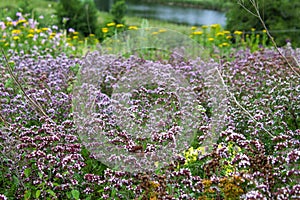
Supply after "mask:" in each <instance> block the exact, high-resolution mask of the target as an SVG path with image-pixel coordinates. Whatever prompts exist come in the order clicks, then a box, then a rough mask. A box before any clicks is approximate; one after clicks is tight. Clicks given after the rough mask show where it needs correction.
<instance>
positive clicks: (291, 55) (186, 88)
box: [0, 13, 300, 200]
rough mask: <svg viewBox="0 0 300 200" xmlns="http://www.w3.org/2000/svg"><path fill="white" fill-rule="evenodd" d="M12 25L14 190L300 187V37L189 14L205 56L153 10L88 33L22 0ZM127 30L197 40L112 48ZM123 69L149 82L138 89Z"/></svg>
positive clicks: (245, 193) (291, 193)
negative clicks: (227, 26)
mask: <svg viewBox="0 0 300 200" xmlns="http://www.w3.org/2000/svg"><path fill="white" fill-rule="evenodd" d="M0 29H1V31H0V47H1V49H2V50H1V51H2V54H1V58H0V80H1V81H0V102H1V104H0V151H1V154H0V156H1V157H0V199H151V200H155V199H198V200H202V199H203V200H204V199H249V200H250V199H300V184H299V183H300V167H299V164H300V75H299V74H300V66H299V62H300V50H299V49H295V48H292V47H291V46H290V45H289V44H287V45H286V46H284V47H281V48H279V49H276V48H273V47H272V46H271V45H269V41H268V38H267V30H254V29H251V30H249V32H242V31H239V30H237V31H235V32H229V31H226V30H224V29H223V28H222V27H221V26H220V25H218V24H213V25H204V26H201V27H189V28H188V30H186V33H187V34H185V35H183V34H181V35H182V36H181V37H182V38H186V41H191V43H193V44H194V45H195V46H196V47H199V49H202V50H201V54H199V56H196V57H195V54H193V56H185V55H191V54H190V53H191V52H192V51H193V52H192V53H194V52H198V50H199V49H198V48H196V49H192V48H191V49H188V48H184V47H186V46H185V45H186V44H185V43H184V42H183V40H180V41H178V40H177V41H175V40H174V41H172V39H174V38H172V37H171V33H172V34H175V33H173V32H172V31H170V30H168V29H167V28H157V29H151V28H150V27H147V26H145V23H144V24H142V25H141V26H135V25H134V26H133V25H132V26H130V25H126V24H116V23H114V22H110V23H107V24H105V25H104V26H102V27H99V34H100V35H94V34H90V35H89V36H86V37H84V36H82V35H81V34H80V33H78V32H76V30H73V29H69V30H64V29H59V28H58V27H57V26H55V25H51V26H46V27H43V26H41V24H40V23H39V22H38V20H36V19H35V20H34V19H31V18H30V17H29V16H27V15H23V14H22V13H17V14H16V16H15V18H14V19H13V18H9V17H7V18H4V19H2V21H0ZM126 31H128V32H129V33H132V34H133V35H134V33H135V32H137V33H141V32H142V33H143V31H145V32H147V31H151V32H149V33H148V34H146V35H147V37H145V38H143V37H142V38H140V39H139V40H138V41H145V44H148V43H147V41H148V40H150V41H148V42H149V44H154V43H155V42H156V43H157V44H159V45H160V47H166V46H168V47H172V44H179V45H180V44H182V47H183V48H177V47H178V46H176V48H173V49H172V48H170V49H166V50H164V49H153V48H148V49H147V48H146V49H145V48H143V49H135V51H134V52H126V53H124V54H122V55H121V56H120V55H116V54H109V53H107V52H110V50H112V49H111V48H106V49H105V48H104V46H105V45H108V44H110V42H112V43H113V42H114V41H118V43H116V44H117V45H116V46H117V47H119V48H121V47H122V45H121V43H120V41H119V40H122V38H121V37H120V36H124V35H122V33H124V32H126ZM178 34H179V33H178ZM150 35H151V37H150ZM125 36H126V35H125ZM139 36H140V35H139ZM110 38H113V39H110ZM149 38H150V39H149ZM155 38H166V39H165V40H164V41H161V40H158V41H156V40H155ZM175 39H176V38H175ZM123 41H124V42H125V45H124V46H126V45H131V44H134V43H135V42H136V40H135V37H133V38H125V39H124V38H123ZM130 41H132V43H130ZM195 46H194V47H195ZM109 47H115V46H113V45H111V46H109ZM147 70H148V71H147ZM149 70H150V71H151V73H152V72H153V77H157V79H155V78H154V79H153V80H154V81H152V82H151V80H150V82H151V84H146V83H147V82H146V81H149V80H147V77H148V73H149ZM170 71H172V73H174V74H178V76H177V77H180V78H177V80H173V78H172V77H170V74H169V72H170ZM211 71H212V72H211ZM137 72H139V73H137ZM210 72H211V73H210ZM179 75H180V76H179ZM139 76H140V77H139ZM149 76H150V75H149ZM141 77H142V78H143V77H146V78H145V79H142V83H140V82H141V81H140V79H139V78H141ZM122 81H129V82H130V81H131V82H134V83H137V82H138V83H140V84H141V86H140V87H139V88H133V91H131V96H130V98H128V97H126V98H125V97H123V96H122V95H123V93H122V92H124V90H125V89H126V91H127V89H128V88H129V89H130V87H128V88H125V86H126V84H122V83H126V82H122ZM139 81H140V82H139ZM143 81H144V83H145V84H144V85H143ZM155 81H157V82H155ZM174 81H175V83H174ZM176 81H177V82H176ZM123 86H124V87H123ZM166 86H170V87H171V88H172V90H168V89H167V88H166ZM120 88H121V89H120ZM124 88H125V89H124ZM122 89H123V90H122ZM117 91H119V93H118V92H117ZM116 94H122V95H120V96H117V95H116ZM126 94H127V93H126ZM181 94H182V95H181ZM183 94H190V95H183ZM124 95H125V93H124ZM116 98H119V101H122V102H125V103H126V105H127V107H126V109H125V111H124V110H122V109H123V108H122V109H120V110H118V111H113V110H112V107H111V105H112V103H113V101H114V100H116ZM182 99H183V100H184V101H180V100H182ZM78 101H79V103H78ZM82 102H83V103H82ZM116 107H117V106H116ZM153 107H154V108H156V109H153ZM161 109H164V110H161ZM128 110H130V112H129V111H128ZM123 113H124V115H122V114H123ZM128 113H129V114H128ZM78 114H79V116H78ZM80 114H82V115H80ZM183 119H187V120H183ZM118 120H119V122H122V123H123V124H118V123H116V121H117V122H118ZM151 120H152V122H153V123H157V126H155V127H153V126H148V125H147V122H149V121H151ZM125 122H126V123H125ZM130 128H131V129H135V133H136V135H133V134H131V132H130ZM185 130H188V131H186V132H189V133H188V134H187V133H186V132H185ZM139 132H143V133H144V134H142V135H139V134H138V133H139ZM83 133H86V135H87V136H88V137H83V136H82V135H83ZM103 138H105V139H103ZM103 140H105V141H103ZM176 141H177V143H176ZM104 142H106V143H105V144H106V145H107V146H103V145H105V144H104ZM174 143H176V145H177V146H176V148H174V146H172V145H173V144H174ZM112 146H113V147H115V146H116V147H118V148H119V149H118V150H120V152H122V154H121V155H117V154H116V153H115V152H114V151H111V152H110V151H109V150H108V149H109V148H110V147H112ZM178 149H180V151H179V152H178V151H176V150H178ZM95 152H96V153H95ZM103 152H104V153H103ZM155 152H162V153H161V154H156V155H155ZM166 152H167V153H166ZM123 154H126V155H127V157H125V158H123V157H122V156H123ZM132 154H133V155H136V157H134V158H133V161H131V162H130V167H135V169H139V167H140V168H143V170H142V171H138V170H137V171H135V170H128V169H126V167H124V166H125V165H126V162H127V161H128V160H126V159H127V158H129V157H130V156H131V155H132ZM153 154H154V155H155V156H156V157H155V158H153V160H151V159H150V160H151V161H153V162H149V163H147V162H146V161H145V160H143V159H142V158H141V157H143V156H144V157H145V155H149V156H151V155H153ZM108 155H110V156H108ZM104 156H107V157H104ZM130 158H132V157H130ZM151 158H152V157H151ZM118 159H119V161H118ZM122 159H123V160H122ZM128 162H129V161H128ZM118 163H122V165H120V164H119V165H120V166H118ZM148 167H149V168H148Z"/></svg>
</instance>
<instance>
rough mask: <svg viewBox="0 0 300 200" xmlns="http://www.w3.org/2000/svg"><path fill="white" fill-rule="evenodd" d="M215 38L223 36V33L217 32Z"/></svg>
mask: <svg viewBox="0 0 300 200" xmlns="http://www.w3.org/2000/svg"><path fill="white" fill-rule="evenodd" d="M216 36H217V37H218V36H224V33H223V32H218V33H217V34H216Z"/></svg>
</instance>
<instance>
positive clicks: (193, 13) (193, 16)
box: [127, 3, 226, 26]
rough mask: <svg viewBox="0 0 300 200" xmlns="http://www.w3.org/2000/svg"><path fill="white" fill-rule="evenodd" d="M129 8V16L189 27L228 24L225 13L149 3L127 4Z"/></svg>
mask: <svg viewBox="0 0 300 200" xmlns="http://www.w3.org/2000/svg"><path fill="white" fill-rule="evenodd" d="M127 6H128V7H127V14H128V15H130V16H137V17H142V18H146V19H148V18H150V19H159V20H164V21H169V22H174V23H179V24H188V25H203V24H205V25H209V24H221V25H222V26H225V24H226V17H225V13H223V12H219V11H214V10H205V9H198V8H186V7H180V6H171V5H161V4H147V3H127Z"/></svg>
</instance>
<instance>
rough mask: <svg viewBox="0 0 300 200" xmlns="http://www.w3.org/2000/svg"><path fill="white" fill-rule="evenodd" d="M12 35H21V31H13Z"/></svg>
mask: <svg viewBox="0 0 300 200" xmlns="http://www.w3.org/2000/svg"><path fill="white" fill-rule="evenodd" d="M11 33H12V34H15V35H18V34H20V33H21V30H18V29H14V30H12V31H11Z"/></svg>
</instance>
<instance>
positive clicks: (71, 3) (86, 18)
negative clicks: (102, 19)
mask: <svg viewBox="0 0 300 200" xmlns="http://www.w3.org/2000/svg"><path fill="white" fill-rule="evenodd" d="M56 15H57V18H58V22H59V23H60V28H66V29H69V28H73V29H75V30H76V31H78V32H80V33H81V34H83V35H84V36H88V35H89V34H91V33H95V32H96V26H97V9H96V7H95V5H94V3H93V1H84V2H82V1H80V0H60V2H59V4H58V6H57V8H56Z"/></svg>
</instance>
